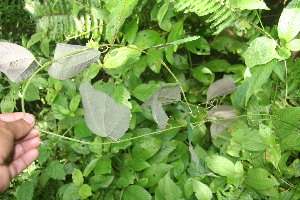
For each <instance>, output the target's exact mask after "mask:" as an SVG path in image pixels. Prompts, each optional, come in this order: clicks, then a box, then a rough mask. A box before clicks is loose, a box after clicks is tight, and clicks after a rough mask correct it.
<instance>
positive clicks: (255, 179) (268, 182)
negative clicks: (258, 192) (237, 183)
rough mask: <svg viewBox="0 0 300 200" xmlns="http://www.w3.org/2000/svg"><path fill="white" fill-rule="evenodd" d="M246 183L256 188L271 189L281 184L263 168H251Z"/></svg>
mask: <svg viewBox="0 0 300 200" xmlns="http://www.w3.org/2000/svg"><path fill="white" fill-rule="evenodd" d="M245 183H246V184H247V185H249V186H250V187H252V188H254V189H269V188H272V187H274V186H277V185H279V183H278V182H277V180H276V178H275V177H274V176H273V175H272V174H270V173H269V172H268V171H267V170H265V169H262V168H250V169H249V170H248V172H247V173H246V176H245Z"/></svg>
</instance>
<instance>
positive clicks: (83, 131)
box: [74, 120, 93, 138]
mask: <svg viewBox="0 0 300 200" xmlns="http://www.w3.org/2000/svg"><path fill="white" fill-rule="evenodd" d="M74 133H75V136H76V137H79V138H85V137H89V136H91V135H93V132H92V131H90V129H89V128H88V127H87V125H86V123H85V121H83V120H82V121H81V122H80V123H77V124H76V125H75V127H74Z"/></svg>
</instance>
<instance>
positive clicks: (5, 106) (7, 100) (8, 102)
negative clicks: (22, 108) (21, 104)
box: [0, 94, 16, 113]
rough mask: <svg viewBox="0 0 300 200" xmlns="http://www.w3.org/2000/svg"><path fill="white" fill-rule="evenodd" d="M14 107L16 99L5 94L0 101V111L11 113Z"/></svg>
mask: <svg viewBox="0 0 300 200" xmlns="http://www.w3.org/2000/svg"><path fill="white" fill-rule="evenodd" d="M15 107H16V100H15V98H14V97H13V96H11V95H9V94H8V95H6V96H5V97H4V98H3V99H2V100H1V103H0V108H1V113H11V112H13V111H14V109H15Z"/></svg>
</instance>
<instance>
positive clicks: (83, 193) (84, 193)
mask: <svg viewBox="0 0 300 200" xmlns="http://www.w3.org/2000/svg"><path fill="white" fill-rule="evenodd" d="M79 195H80V197H81V198H82V199H87V198H88V197H90V196H92V195H93V193H92V189H91V187H90V186H89V185H87V184H83V185H82V186H81V187H80V189H79Z"/></svg>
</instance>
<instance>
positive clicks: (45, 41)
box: [40, 37, 50, 58]
mask: <svg viewBox="0 0 300 200" xmlns="http://www.w3.org/2000/svg"><path fill="white" fill-rule="evenodd" d="M40 47H41V51H42V52H43V54H44V55H45V56H46V57H47V58H49V57H50V55H49V53H50V52H49V51H50V47H49V40H48V38H46V37H44V38H43V39H42V41H41V45H40Z"/></svg>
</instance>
